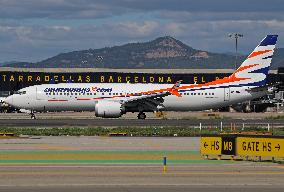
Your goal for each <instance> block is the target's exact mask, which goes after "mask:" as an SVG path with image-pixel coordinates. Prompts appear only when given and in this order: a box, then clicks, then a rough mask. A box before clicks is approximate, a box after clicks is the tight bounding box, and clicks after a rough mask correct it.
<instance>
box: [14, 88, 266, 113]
mask: <svg viewBox="0 0 284 192" xmlns="http://www.w3.org/2000/svg"><path fill="white" fill-rule="evenodd" d="M171 86H172V84H129V83H122V84H113V83H110V84H108V83H100V84H93V83H84V84H83V83H74V84H73V83H70V84H48V85H38V86H31V87H27V88H24V89H22V90H24V91H25V94H26V97H24V98H25V99H24V98H23V97H22V99H17V95H14V98H13V100H14V101H12V103H13V105H14V106H19V107H21V108H24V109H30V110H35V111H76V110H80V111H94V110H95V105H96V103H97V102H98V101H102V100H104V101H117V102H119V101H121V100H124V99H129V98H133V99H135V97H140V96H141V93H143V94H147V91H148V90H153V89H157V90H160V89H165V88H169V87H171ZM185 86H186V85H185ZM248 88H249V87H226V88H214V89H204V90H187V89H181V90H179V93H180V97H177V96H176V95H169V96H166V97H164V98H163V99H164V101H163V104H162V105H161V106H159V109H160V110H161V111H200V110H206V109H214V108H220V107H224V106H228V105H232V104H236V103H239V102H243V101H247V100H251V99H254V98H258V97H261V96H263V95H265V93H264V92H256V93H251V92H248V91H247V89H248ZM20 96H21V95H19V97H20ZM127 111H131V112H137V111H138V109H137V107H133V108H131V107H128V110H127ZM145 111H147V110H145Z"/></svg>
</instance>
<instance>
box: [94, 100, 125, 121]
mask: <svg viewBox="0 0 284 192" xmlns="http://www.w3.org/2000/svg"><path fill="white" fill-rule="evenodd" d="M124 111H125V110H124V107H123V106H122V105H121V104H120V103H119V102H115V101H98V102H97V103H96V106H95V115H96V116H97V117H104V118H117V117H121V115H122V114H123V113H124Z"/></svg>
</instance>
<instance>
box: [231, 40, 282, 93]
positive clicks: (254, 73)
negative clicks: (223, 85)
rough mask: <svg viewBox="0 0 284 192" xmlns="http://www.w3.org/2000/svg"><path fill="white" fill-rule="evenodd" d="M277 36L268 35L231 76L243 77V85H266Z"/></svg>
mask: <svg viewBox="0 0 284 192" xmlns="http://www.w3.org/2000/svg"><path fill="white" fill-rule="evenodd" d="M277 37H278V35H267V36H266V37H265V38H264V39H263V40H262V41H261V42H260V44H259V45H258V46H257V47H256V48H255V49H254V51H253V52H252V53H251V54H250V55H249V56H248V57H247V59H246V60H245V61H244V62H243V63H242V65H241V66H240V67H239V68H238V69H237V70H236V71H235V72H234V73H233V74H232V75H231V78H237V79H242V81H241V85H243V86H257V87H262V86H265V85H266V79H267V74H268V71H269V67H270V64H271V60H272V56H273V53H274V49H275V45H276V41H277Z"/></svg>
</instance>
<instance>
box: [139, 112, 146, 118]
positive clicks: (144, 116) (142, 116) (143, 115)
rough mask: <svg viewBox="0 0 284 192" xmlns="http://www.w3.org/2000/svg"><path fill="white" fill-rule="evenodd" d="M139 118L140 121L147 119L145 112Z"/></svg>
mask: <svg viewBox="0 0 284 192" xmlns="http://www.w3.org/2000/svg"><path fill="white" fill-rule="evenodd" d="M137 117H138V119H146V114H145V113H143V112H140V113H139V114H138V116H137Z"/></svg>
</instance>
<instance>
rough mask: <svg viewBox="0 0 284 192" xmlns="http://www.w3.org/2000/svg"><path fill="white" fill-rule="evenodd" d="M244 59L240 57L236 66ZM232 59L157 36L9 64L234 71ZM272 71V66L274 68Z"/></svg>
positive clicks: (280, 50)
mask: <svg viewBox="0 0 284 192" xmlns="http://www.w3.org/2000/svg"><path fill="white" fill-rule="evenodd" d="M282 52H284V49H279V50H278V51H277V53H278V57H279V58H277V59H275V60H277V62H276V63H277V65H281V63H283V60H284V57H283V54H282ZM244 59H245V56H240V57H239V63H240V62H242V61H243V60H244ZM234 63H235V56H234V55H232V54H219V53H211V52H208V51H202V50H197V49H194V48H192V47H190V46H188V45H186V44H184V43H182V42H181V41H179V40H177V39H175V38H173V37H170V36H166V37H160V38H157V39H155V40H153V41H149V42H145V43H129V44H125V45H121V46H114V47H106V48H102V49H89V50H82V51H73V52H68V53H61V54H59V55H57V56H54V57H51V58H48V59H46V60H43V61H40V62H37V63H27V62H21V63H12V64H8V65H5V66H9V67H35V68H44V67H45V68H51V67H55V68H67V67H70V68H74V67H76V68H89V67H90V68H134V69H135V68H137V69H142V68H148V69H149V68H156V69H157V68H169V69H174V68H182V69H183V68H192V69H194V68H196V69H203V68H209V69H220V68H233V67H234ZM274 68H275V66H274Z"/></svg>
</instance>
